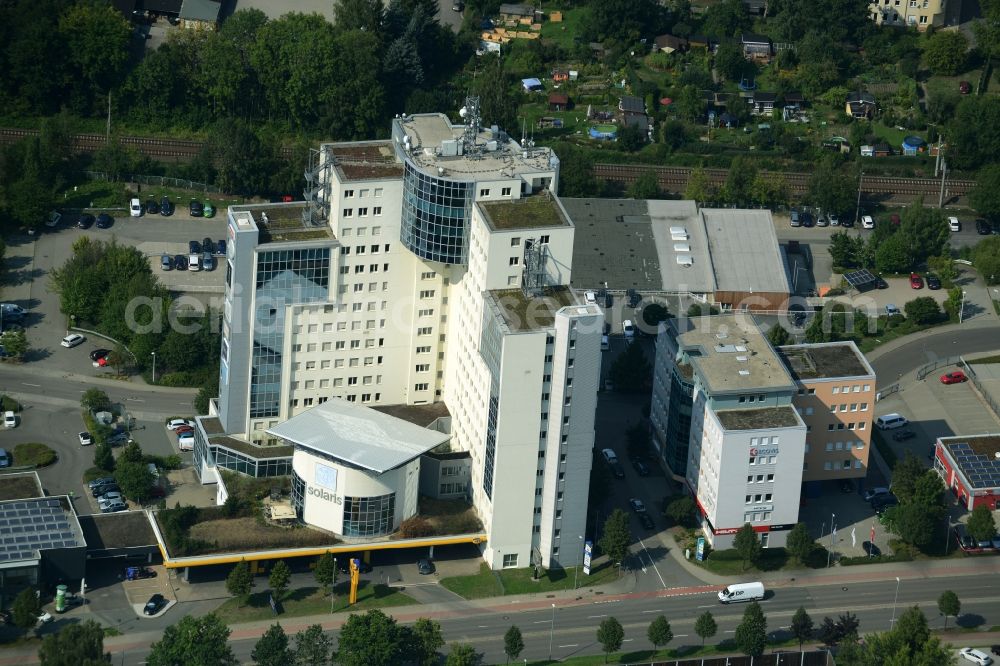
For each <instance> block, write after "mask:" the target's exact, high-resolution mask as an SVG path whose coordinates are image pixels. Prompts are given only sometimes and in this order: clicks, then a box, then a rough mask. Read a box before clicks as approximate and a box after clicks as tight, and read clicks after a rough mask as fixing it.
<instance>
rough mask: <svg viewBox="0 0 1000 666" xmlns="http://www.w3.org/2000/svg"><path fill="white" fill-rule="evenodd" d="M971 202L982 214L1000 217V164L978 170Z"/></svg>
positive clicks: (970, 198)
mask: <svg viewBox="0 0 1000 666" xmlns="http://www.w3.org/2000/svg"><path fill="white" fill-rule="evenodd" d="M969 203H970V204H972V207H973V208H975V209H976V210H977V211H979V213H980V214H981V215H984V216H985V217H988V218H990V219H991V220H995V219H1000V164H991V165H989V166H985V167H983V168H982V169H980V170H979V171H978V172H976V186H975V187H974V188H972V191H971V192H969Z"/></svg>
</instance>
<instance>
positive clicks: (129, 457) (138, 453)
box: [118, 442, 142, 464]
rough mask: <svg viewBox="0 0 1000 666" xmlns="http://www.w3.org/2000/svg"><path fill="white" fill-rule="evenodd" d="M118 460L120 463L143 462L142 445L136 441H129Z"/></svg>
mask: <svg viewBox="0 0 1000 666" xmlns="http://www.w3.org/2000/svg"><path fill="white" fill-rule="evenodd" d="M118 462H120V463H123V464H124V463H141V462H142V447H141V446H139V444H138V443H136V442H129V443H128V444H126V445H125V447H124V448H123V449H122V453H121V455H120V456H118Z"/></svg>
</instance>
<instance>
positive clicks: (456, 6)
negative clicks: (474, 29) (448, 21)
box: [451, 1, 465, 12]
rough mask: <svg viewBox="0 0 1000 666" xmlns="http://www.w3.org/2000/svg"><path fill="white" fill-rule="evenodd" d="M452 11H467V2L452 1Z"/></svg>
mask: <svg viewBox="0 0 1000 666" xmlns="http://www.w3.org/2000/svg"><path fill="white" fill-rule="evenodd" d="M451 11H453V12H462V11H465V3H464V2H461V1H459V2H453V3H451Z"/></svg>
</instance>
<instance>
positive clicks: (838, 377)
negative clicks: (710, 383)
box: [777, 341, 875, 494]
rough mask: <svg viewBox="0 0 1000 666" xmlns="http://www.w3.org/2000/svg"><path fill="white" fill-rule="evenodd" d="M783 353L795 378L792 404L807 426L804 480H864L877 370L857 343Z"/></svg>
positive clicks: (811, 486) (809, 485)
mask: <svg viewBox="0 0 1000 666" xmlns="http://www.w3.org/2000/svg"><path fill="white" fill-rule="evenodd" d="M777 352H778V356H779V358H780V359H781V360H782V362H783V363H784V364H785V367H786V368H787V369H788V371H789V372H790V373H791V375H792V377H793V378H794V379H795V382H796V385H797V391H796V393H795V396H794V398H793V399H792V404H793V406H794V407H795V409H796V410H797V411H798V413H799V416H800V417H801V418H802V420H803V421H804V422H805V424H806V449H805V458H804V460H803V464H802V480H803V481H804V482H805V484H806V486H805V488H806V493H807V494H810V493H811V492H813V491H815V492H818V490H819V488H818V486H817V484H816V483H814V482H821V481H830V480H841V479H863V478H865V477H866V476H867V475H868V455H869V452H870V450H871V436H872V419H873V418H874V414H875V371H874V370H873V369H872V367H871V365H869V363H868V360H867V359H865V357H864V355H863V354H862V353H861V351H860V350H859V349H858V347H857V345H855V344H854V343H853V342H850V341H848V342H831V343H821V344H803V345H788V346H784V347H778V349H777Z"/></svg>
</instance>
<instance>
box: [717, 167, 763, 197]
mask: <svg viewBox="0 0 1000 666" xmlns="http://www.w3.org/2000/svg"><path fill="white" fill-rule="evenodd" d="M756 178H757V167H756V166H754V163H753V162H751V161H750V160H748V159H746V158H744V157H742V156H738V157H735V158H733V161H732V163H731V164H730V166H729V174H728V175H727V176H726V184H725V186H723V193H724V195H725V198H726V201H728V202H729V203H734V204H740V205H745V204H749V203H750V202H751V201H752V200H753V183H754V180H755V179H756Z"/></svg>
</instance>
